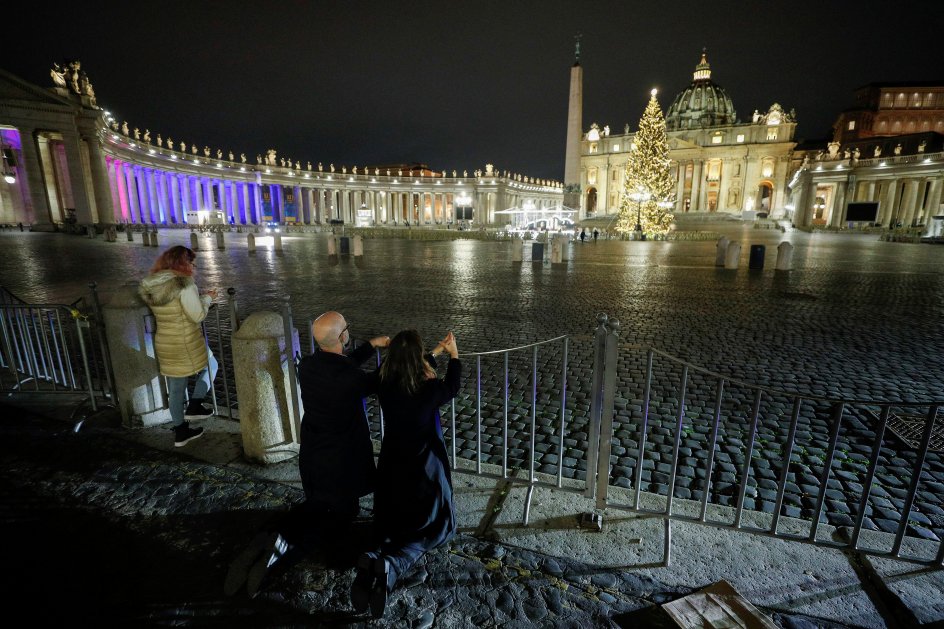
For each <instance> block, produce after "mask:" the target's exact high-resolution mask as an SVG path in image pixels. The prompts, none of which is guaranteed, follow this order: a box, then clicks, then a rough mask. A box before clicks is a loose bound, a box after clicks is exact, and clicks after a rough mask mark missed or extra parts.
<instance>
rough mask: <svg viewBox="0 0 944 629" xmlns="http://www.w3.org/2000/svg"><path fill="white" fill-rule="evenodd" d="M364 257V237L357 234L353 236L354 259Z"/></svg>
mask: <svg viewBox="0 0 944 629" xmlns="http://www.w3.org/2000/svg"><path fill="white" fill-rule="evenodd" d="M363 255H364V237H363V236H361V235H360V234H358V235H357V236H354V257H355V258H359V257H361V256H363Z"/></svg>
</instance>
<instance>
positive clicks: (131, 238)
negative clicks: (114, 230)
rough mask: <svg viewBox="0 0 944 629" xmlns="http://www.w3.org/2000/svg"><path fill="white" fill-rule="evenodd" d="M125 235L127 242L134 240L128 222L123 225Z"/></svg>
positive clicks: (132, 231)
mask: <svg viewBox="0 0 944 629" xmlns="http://www.w3.org/2000/svg"><path fill="white" fill-rule="evenodd" d="M125 235H126V236H128V242H134V230H133V229H131V225H130V224H128V225H125Z"/></svg>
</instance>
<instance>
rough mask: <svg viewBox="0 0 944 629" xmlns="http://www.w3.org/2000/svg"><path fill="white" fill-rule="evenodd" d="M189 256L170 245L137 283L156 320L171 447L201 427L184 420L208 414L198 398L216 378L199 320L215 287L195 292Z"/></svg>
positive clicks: (196, 434) (193, 436)
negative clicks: (191, 384)
mask: <svg viewBox="0 0 944 629" xmlns="http://www.w3.org/2000/svg"><path fill="white" fill-rule="evenodd" d="M195 258H196V254H195V253H194V252H193V251H192V250H191V249H188V248H187V247H183V246H180V245H178V246H176V247H171V248H170V249H168V250H167V251H165V252H164V253H162V254H161V256H160V257H159V258H158V259H157V262H155V263H154V266H153V267H152V268H151V274H150V275H148V276H147V277H146V278H145V279H144V280H142V281H141V285H140V286H139V288H138V294H140V295H141V299H143V300H144V303H146V304H147V305H148V307H149V308H150V309H151V312H152V313H154V319H155V320H156V322H157V331H156V332H155V334H154V349H155V351H156V352H157V362H158V365H159V366H160V371H161V374H162V375H163V376H164V377H166V378H167V393H168V398H169V400H168V403H169V404H170V415H171V418H172V419H173V421H174V444H175V445H176V446H182V445H184V444H186V443H187V442H189V441H192V440H194V439H196V438H197V437H199V436H200V435H202V434H203V429H202V428H191V427H190V424H189V423H187V422H186V421H185V419H202V418H205V417H209V416H211V415H212V414H213V411H212V409H211V408H210V407H208V406H206V405H204V404H203V398H204V396H206V394H207V392H209V390H210V386H211V383H212V381H213V379H214V378H215V377H216V369H217V362H216V359H215V358H214V357H213V352H211V351H210V348H209V347H207V344H206V340H205V338H204V335H203V330H202V329H201V327H200V323H201V322H202V321H203V320H204V319H205V318H206V315H207V311H208V310H209V308H210V304H211V303H212V299H213V297H214V296H215V291H210V292H209V293H207V294H204V295H201V294H200V293H199V292H198V290H197V285H196V283H195V282H194V280H193V273H194V265H193V261H194V259H195ZM194 374H197V383H196V385H195V386H194V390H193V395H192V396H191V398H190V402H189V403H188V404H187V408H186V410H184V396H185V394H186V390H187V380H188V378H189V377H190V376H192V375H194Z"/></svg>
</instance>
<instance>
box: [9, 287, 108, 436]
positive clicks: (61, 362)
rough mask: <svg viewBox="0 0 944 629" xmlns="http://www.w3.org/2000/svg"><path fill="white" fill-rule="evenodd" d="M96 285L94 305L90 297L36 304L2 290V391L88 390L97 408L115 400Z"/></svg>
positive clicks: (88, 397)
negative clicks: (73, 300)
mask: <svg viewBox="0 0 944 629" xmlns="http://www.w3.org/2000/svg"><path fill="white" fill-rule="evenodd" d="M92 289H93V293H92V296H91V304H90V305H89V306H86V305H85V304H83V303H82V302H83V301H84V300H77V301H76V302H74V303H72V304H30V303H26V302H25V301H23V300H21V299H19V298H17V297H16V296H15V295H12V294H11V293H9V292H8V291H6V290H0V293H2V297H0V390H3V391H5V392H7V393H8V394H26V395H31V394H39V395H48V394H72V395H75V394H82V395H83V396H85V397H84V400H83V401H84V402H87V403H88V404H89V406H90V407H91V410H92V411H93V412H95V411H97V410H99V406H100V405H101V401H102V400H111V399H113V397H114V396H113V387H112V378H111V372H110V360H109V357H108V353H107V347H106V344H105V339H104V333H103V328H102V325H101V314H100V310H99V308H98V301H97V295H95V293H94V285H92ZM79 425H81V424H79ZM76 428H78V426H77V427H76Z"/></svg>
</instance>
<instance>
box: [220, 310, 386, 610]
mask: <svg viewBox="0 0 944 629" xmlns="http://www.w3.org/2000/svg"><path fill="white" fill-rule="evenodd" d="M311 335H312V338H313V339H314V340H315V342H316V343H317V344H318V349H317V350H316V351H315V353H314V354H312V355H311V356H306V357H305V358H303V359H302V361H301V364H300V365H299V368H298V382H299V385H300V387H301V393H302V404H303V406H304V408H305V416H304V417H303V418H302V427H301V451H300V453H299V461H298V467H299V472H300V474H301V479H302V487H303V488H304V490H305V502H304V503H302V504H300V505H296V506H295V507H294V508H293V509H292V510H291V511H290V512H289V514H288V516H287V517H286V518H285V519H284V521H283V522H281V523H280V524H279V525H278V526H276V527H275V530H273V531H265V532H263V533H260V534H259V535H258V536H257V537H256V539H255V540H253V542H252V543H251V544H250V545H249V547H248V548H246V550H244V551H243V552H242V553H241V554H240V555H239V556H238V557H237V558H236V560H235V561H234V562H233V564H232V565H231V567H230V571H229V574H228V575H227V577H226V583H225V585H224V591H225V592H226V594H227V595H230V596H231V595H232V594H235V593H236V591H237V590H238V589H239V588H240V587H241V586H242V584H243V583H245V584H246V590H247V592H248V593H249V595H250V596H254V595H255V594H256V593H257V592H258V591H259V587H260V586H261V584H262V581H263V580H264V579H265V577H266V575H267V574H268V573H269V572H270V571H271V570H272V568H274V567H275V565H276V564H279V566H280V569H282V570H284V569H285V568H288V567H289V566H291V565H292V564H293V563H295V562H296V561H298V560H301V559H303V558H304V556H305V555H307V554H308V552H309V551H311V550H312V548H313V547H314V546H316V545H319V544H323V543H324V542H328V543H329V544H333V545H334V546H333V550H335V551H337V550H339V547H341V548H343V546H344V544H343V543H341V544H339V543H338V542H340V541H341V539H343V538H344V537H345V536H346V534H347V532H348V528H349V527H350V525H351V522H352V521H353V519H354V518H355V516H357V514H358V512H359V511H360V506H359V504H358V501H359V498H360V497H361V496H366V495H367V494H369V493H371V492H373V490H374V476H375V474H376V468H375V467H374V449H373V444H372V443H371V440H370V427H369V425H368V423H367V412H366V408H365V402H364V398H365V397H366V396H368V395H370V394H372V393H375V392H376V391H377V385H378V379H377V374H376V373H367V372H364V371H362V370H361V369H360V365H361V364H362V363H364V362H365V361H367V360H368V359H369V358H371V357H372V356H374V352H375V351H376V348H383V347H387V345H389V343H390V337H389V336H378V337H374V338H372V339H370V341H369V342H367V343H362V344H361V345H360V346H358V347H357V348H356V349H354V351H352V352H351V353H350V355H345V354H344V351H345V348H346V347H348V346H349V345H350V344H351V335H350V331H349V330H348V322H347V321H346V320H345V319H344V317H343V316H342V315H341V313H339V312H334V311H330V312H326V313H324V314H323V315H321V316H320V317H318V318H317V319H315V322H314V323H313V324H312V326H311ZM355 554H356V552H355Z"/></svg>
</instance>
